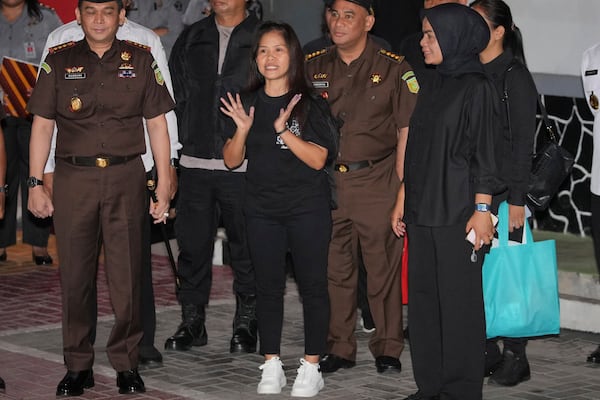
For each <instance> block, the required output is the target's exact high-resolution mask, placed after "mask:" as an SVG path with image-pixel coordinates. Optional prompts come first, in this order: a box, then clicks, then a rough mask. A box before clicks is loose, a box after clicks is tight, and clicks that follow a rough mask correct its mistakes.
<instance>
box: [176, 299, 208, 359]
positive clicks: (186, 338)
mask: <svg viewBox="0 0 600 400" xmlns="http://www.w3.org/2000/svg"><path fill="white" fill-rule="evenodd" d="M181 319H182V322H181V324H179V328H177V332H175V334H174V335H173V336H171V337H170V338H168V339H167V341H166V342H165V350H181V351H185V350H189V349H191V348H192V346H204V345H205V344H206V343H207V342H208V335H207V334H206V328H205V327H204V320H205V313H204V306H201V305H196V304H183V305H182V306H181Z"/></svg>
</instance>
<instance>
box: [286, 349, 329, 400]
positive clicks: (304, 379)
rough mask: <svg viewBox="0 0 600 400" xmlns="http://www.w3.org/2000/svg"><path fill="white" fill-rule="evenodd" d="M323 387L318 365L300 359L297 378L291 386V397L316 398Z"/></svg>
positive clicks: (323, 383)
mask: <svg viewBox="0 0 600 400" xmlns="http://www.w3.org/2000/svg"><path fill="white" fill-rule="evenodd" d="M323 386H325V382H323V376H322V375H321V370H320V368H319V364H313V363H310V362H308V361H306V360H305V359H304V358H301V359H300V368H298V376H296V380H295V381H294V386H292V397H313V396H316V395H317V394H318V393H319V391H320V390H321V389H323Z"/></svg>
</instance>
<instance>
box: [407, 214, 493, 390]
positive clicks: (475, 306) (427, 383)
mask: <svg viewBox="0 0 600 400" xmlns="http://www.w3.org/2000/svg"><path fill="white" fill-rule="evenodd" d="M407 234H408V237H409V241H408V243H409V244H408V246H409V249H408V254H409V257H408V268H409V273H408V279H409V290H408V296H409V299H408V300H409V301H408V304H409V319H410V350H411V351H410V352H411V358H412V362H413V372H414V377H415V381H416V383H417V386H418V387H419V390H420V391H421V392H422V393H423V394H424V395H426V396H435V395H439V396H440V399H442V400H450V399H452V400H481V398H482V387H483V372H484V351H485V315H484V307H483V293H482V288H481V266H482V262H483V255H484V254H483V251H481V250H480V251H479V252H478V253H477V261H476V262H472V261H471V253H472V246H471V244H470V243H469V242H467V241H466V240H465V225H464V224H459V225H456V226H449V227H424V226H417V225H409V226H408V231H407Z"/></svg>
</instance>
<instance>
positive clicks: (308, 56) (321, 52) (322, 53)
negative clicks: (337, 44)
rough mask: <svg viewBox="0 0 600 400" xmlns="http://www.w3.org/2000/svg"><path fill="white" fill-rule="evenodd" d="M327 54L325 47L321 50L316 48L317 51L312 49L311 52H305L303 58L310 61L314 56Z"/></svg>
mask: <svg viewBox="0 0 600 400" xmlns="http://www.w3.org/2000/svg"><path fill="white" fill-rule="evenodd" d="M325 54H327V49H326V48H325V49H321V50H317V51H313V52H312V53H309V54H307V55H306V56H304V60H305V61H310V60H313V59H315V58H318V57H321V56H322V55H325Z"/></svg>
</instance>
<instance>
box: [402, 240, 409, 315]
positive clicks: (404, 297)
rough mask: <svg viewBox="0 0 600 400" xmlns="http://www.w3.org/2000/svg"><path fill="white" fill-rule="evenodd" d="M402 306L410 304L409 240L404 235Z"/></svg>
mask: <svg viewBox="0 0 600 400" xmlns="http://www.w3.org/2000/svg"><path fill="white" fill-rule="evenodd" d="M400 276H401V277H400V279H401V280H402V304H408V238H407V236H406V233H405V234H404V247H403V248H402V271H401V273H400Z"/></svg>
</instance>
